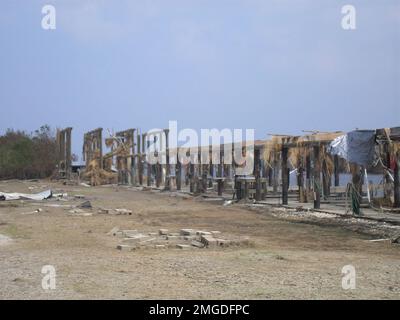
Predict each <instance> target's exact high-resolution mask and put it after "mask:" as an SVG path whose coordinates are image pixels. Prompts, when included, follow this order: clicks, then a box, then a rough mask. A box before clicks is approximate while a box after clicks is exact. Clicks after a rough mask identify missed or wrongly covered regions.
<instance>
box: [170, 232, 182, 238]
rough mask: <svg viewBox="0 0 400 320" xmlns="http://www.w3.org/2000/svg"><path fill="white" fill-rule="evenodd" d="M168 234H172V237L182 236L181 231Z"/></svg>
mask: <svg viewBox="0 0 400 320" xmlns="http://www.w3.org/2000/svg"><path fill="white" fill-rule="evenodd" d="M168 235H169V236H172V237H179V236H180V234H179V232H170V233H168Z"/></svg>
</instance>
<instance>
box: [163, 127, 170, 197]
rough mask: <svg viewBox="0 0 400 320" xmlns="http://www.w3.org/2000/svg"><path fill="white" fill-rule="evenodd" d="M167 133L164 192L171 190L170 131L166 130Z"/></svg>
mask: <svg viewBox="0 0 400 320" xmlns="http://www.w3.org/2000/svg"><path fill="white" fill-rule="evenodd" d="M164 133H165V162H166V164H165V166H166V167H165V186H164V190H170V189H171V178H170V176H171V168H170V163H169V141H168V135H169V129H164Z"/></svg>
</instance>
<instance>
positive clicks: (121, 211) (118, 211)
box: [115, 209, 132, 215]
mask: <svg viewBox="0 0 400 320" xmlns="http://www.w3.org/2000/svg"><path fill="white" fill-rule="evenodd" d="M115 212H117V214H127V215H131V214H132V210H128V209H115Z"/></svg>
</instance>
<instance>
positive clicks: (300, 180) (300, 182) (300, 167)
mask: <svg viewBox="0 0 400 320" xmlns="http://www.w3.org/2000/svg"><path fill="white" fill-rule="evenodd" d="M303 159H304V158H303V154H301V153H300V154H299V155H298V158H297V186H298V189H299V202H300V203H305V202H307V198H306V195H305V192H304V164H303Z"/></svg>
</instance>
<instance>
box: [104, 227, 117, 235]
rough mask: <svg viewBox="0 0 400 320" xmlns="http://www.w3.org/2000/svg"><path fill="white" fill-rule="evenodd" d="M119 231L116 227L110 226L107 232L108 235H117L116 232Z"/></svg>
mask: <svg viewBox="0 0 400 320" xmlns="http://www.w3.org/2000/svg"><path fill="white" fill-rule="evenodd" d="M119 231H120V230H119V228H118V227H114V228H112V229H111V230H110V231H109V232H108V233H107V234H108V235H110V236H116V235H117V232H119Z"/></svg>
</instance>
